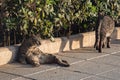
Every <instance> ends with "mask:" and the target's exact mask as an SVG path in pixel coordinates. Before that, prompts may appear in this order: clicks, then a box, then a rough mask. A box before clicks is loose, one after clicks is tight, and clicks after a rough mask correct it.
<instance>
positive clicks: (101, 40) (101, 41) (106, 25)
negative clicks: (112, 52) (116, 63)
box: [94, 12, 115, 53]
mask: <svg viewBox="0 0 120 80" xmlns="http://www.w3.org/2000/svg"><path fill="white" fill-rule="evenodd" d="M96 24H97V25H96V30H95V38H96V41H95V45H94V47H95V48H96V50H98V52H100V53H101V52H102V47H104V46H105V42H106V43H107V48H110V40H111V34H112V32H113V30H114V26H115V22H114V20H113V19H112V18H111V17H110V16H108V15H104V12H99V13H98V19H97V23H96Z"/></svg>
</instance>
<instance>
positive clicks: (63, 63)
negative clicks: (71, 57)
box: [56, 58, 70, 67]
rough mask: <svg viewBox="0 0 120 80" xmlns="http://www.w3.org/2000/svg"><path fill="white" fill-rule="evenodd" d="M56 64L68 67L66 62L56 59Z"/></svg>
mask: <svg viewBox="0 0 120 80" xmlns="http://www.w3.org/2000/svg"><path fill="white" fill-rule="evenodd" d="M56 63H57V64H58V65H60V66H62V67H69V66H70V64H69V63H68V62H67V61H66V60H61V59H58V58H56Z"/></svg>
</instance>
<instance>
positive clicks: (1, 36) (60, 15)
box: [0, 0, 120, 46]
mask: <svg viewBox="0 0 120 80" xmlns="http://www.w3.org/2000/svg"><path fill="white" fill-rule="evenodd" d="M101 10H102V11H104V12H105V13H106V14H107V15H110V16H112V17H113V19H114V20H115V22H116V26H119V25H120V24H119V23H120V21H119V20H120V0H2V1H1V2H0V46H9V45H13V44H18V43H21V42H22V40H23V39H24V38H26V37H27V36H30V35H31V34H37V33H39V34H40V35H41V38H42V39H48V38H49V39H51V40H52V39H53V38H54V37H63V36H69V35H72V34H77V33H81V32H88V31H94V29H95V24H96V18H97V13H98V11H101Z"/></svg>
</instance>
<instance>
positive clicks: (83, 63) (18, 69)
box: [0, 40, 120, 80]
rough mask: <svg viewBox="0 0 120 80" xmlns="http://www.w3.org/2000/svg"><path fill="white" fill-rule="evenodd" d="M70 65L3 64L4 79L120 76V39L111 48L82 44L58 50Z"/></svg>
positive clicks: (110, 79)
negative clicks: (87, 46) (74, 48)
mask: <svg viewBox="0 0 120 80" xmlns="http://www.w3.org/2000/svg"><path fill="white" fill-rule="evenodd" d="M56 55H57V56H58V57H60V58H62V59H65V60H67V61H68V62H69V63H70V64H71V66H70V67H59V66H57V65H55V64H49V65H41V66H40V67H36V68H33V67H32V66H30V65H21V64H19V63H12V64H7V65H4V66H1V67H0V80H120V40H117V41H114V42H113V43H112V46H111V48H110V49H108V48H104V49H103V53H98V52H97V51H96V50H95V49H94V48H82V49H77V50H71V51H67V52H63V53H59V54H56Z"/></svg>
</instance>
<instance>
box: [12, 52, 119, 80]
mask: <svg viewBox="0 0 120 80" xmlns="http://www.w3.org/2000/svg"><path fill="white" fill-rule="evenodd" d="M119 52H120V51H115V52H112V53H110V54H105V55H101V56H97V57H93V58H89V59H86V60H79V61H76V62H73V63H71V64H70V65H74V64H77V63H81V62H85V61H89V60H93V59H98V58H101V57H105V56H109V55H111V54H117V53H119ZM98 54H99V53H98ZM59 68H60V67H59V66H58V67H54V68H50V69H46V70H42V71H38V72H35V73H31V74H27V75H23V76H25V77H26V76H27V77H28V76H31V75H35V74H40V73H44V72H48V71H52V70H55V69H59ZM92 76H94V75H92ZM88 77H89V76H88ZM20 78H22V77H17V78H13V79H12V80H17V79H20ZM80 80H82V79H80Z"/></svg>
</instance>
